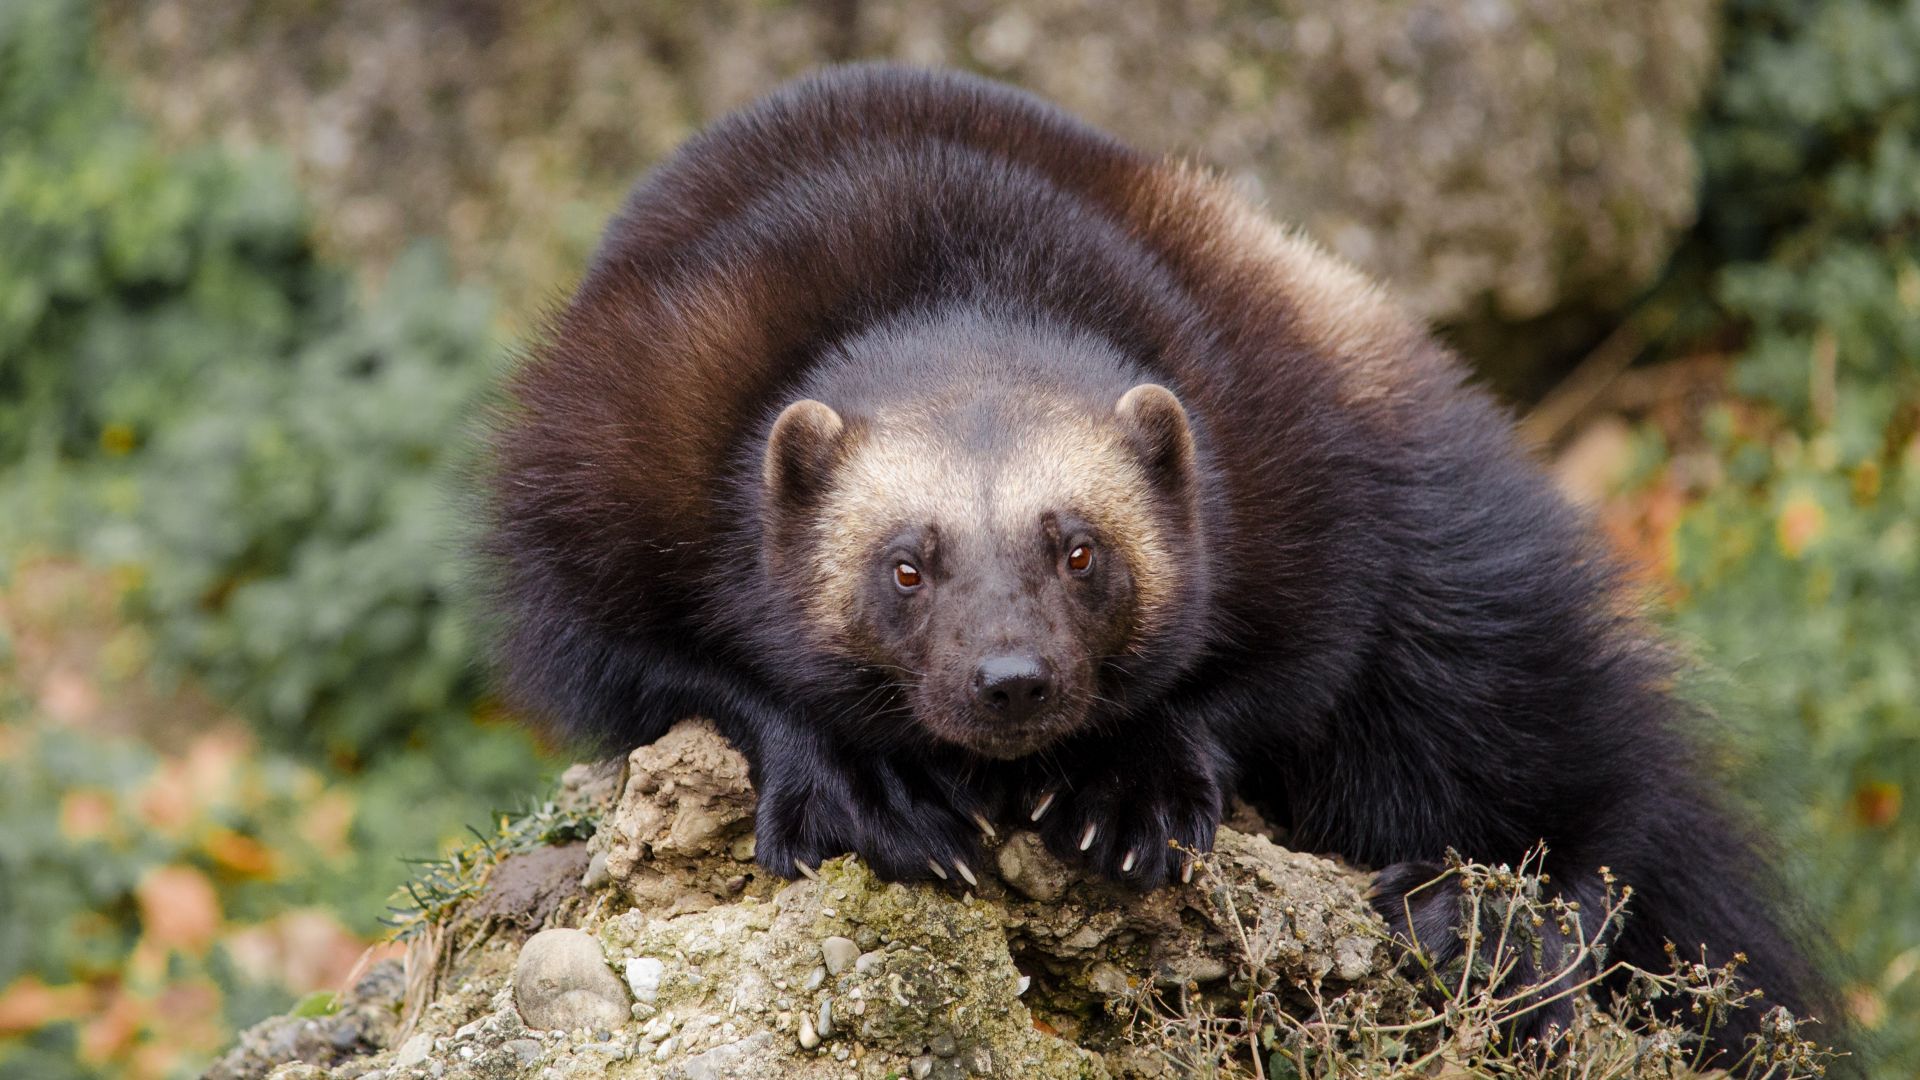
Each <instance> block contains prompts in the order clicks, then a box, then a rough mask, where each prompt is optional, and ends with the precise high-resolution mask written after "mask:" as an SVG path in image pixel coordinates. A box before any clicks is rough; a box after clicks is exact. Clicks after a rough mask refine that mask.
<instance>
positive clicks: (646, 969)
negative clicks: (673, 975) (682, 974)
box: [627, 956, 667, 1005]
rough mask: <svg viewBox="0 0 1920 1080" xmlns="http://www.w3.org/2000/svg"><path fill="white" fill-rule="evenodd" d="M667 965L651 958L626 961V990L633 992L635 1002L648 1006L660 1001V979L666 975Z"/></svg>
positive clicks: (639, 957)
mask: <svg viewBox="0 0 1920 1080" xmlns="http://www.w3.org/2000/svg"><path fill="white" fill-rule="evenodd" d="M666 971H667V965H665V964H663V963H661V962H660V961H658V960H655V959H654V958H653V957H651V956H636V957H634V958H633V959H631V960H628V961H627V989H629V990H631V991H633V997H634V1000H635V1001H640V1002H644V1003H646V1004H648V1005H651V1004H653V1003H654V1002H656V1001H658V1000H659V999H660V979H661V977H662V976H664V975H665V974H666Z"/></svg>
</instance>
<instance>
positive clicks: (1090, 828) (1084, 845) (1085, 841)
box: [1080, 822, 1100, 851]
mask: <svg viewBox="0 0 1920 1080" xmlns="http://www.w3.org/2000/svg"><path fill="white" fill-rule="evenodd" d="M1099 831H1100V826H1098V825H1095V824H1093V823H1092V822H1088V823H1087V831H1086V832H1083V833H1081V834H1080V850H1081V851H1085V850H1087V849H1088V848H1090V847H1092V846H1093V836H1094V834H1095V833H1097V832H1099Z"/></svg>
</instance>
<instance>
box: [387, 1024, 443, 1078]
mask: <svg viewBox="0 0 1920 1080" xmlns="http://www.w3.org/2000/svg"><path fill="white" fill-rule="evenodd" d="M432 1056H433V1036H431V1035H429V1034H427V1033H426V1032H424V1031H422V1032H419V1033H417V1034H414V1035H409V1036H408V1037H407V1041H406V1042H403V1043H401V1044H400V1049H399V1050H398V1051H396V1052H395V1053H394V1055H393V1063H394V1064H395V1065H397V1066H399V1067H400V1068H402V1069H404V1068H407V1067H408V1066H411V1065H418V1064H420V1063H421V1062H423V1061H425V1060H427V1059H428V1058H429V1057H432Z"/></svg>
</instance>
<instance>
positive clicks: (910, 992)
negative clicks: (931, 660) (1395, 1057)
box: [327, 724, 1397, 1080]
mask: <svg viewBox="0 0 1920 1080" xmlns="http://www.w3.org/2000/svg"><path fill="white" fill-rule="evenodd" d="M651 749H653V750H655V751H656V753H653V754H650V755H640V754H636V755H634V756H633V757H632V758H630V759H629V763H628V770H629V772H628V775H627V777H626V779H625V781H624V783H623V784H622V786H621V796H620V802H619V804H618V805H616V806H615V807H613V808H612V809H611V810H610V811H609V818H608V820H612V821H619V822H622V823H623V824H622V825H621V826H619V827H618V828H615V829H611V830H608V831H607V833H606V835H604V836H596V837H595V838H594V839H593V840H592V841H590V842H589V843H590V846H593V847H595V848H598V849H599V850H603V851H605V852H606V854H607V863H608V866H609V867H610V868H615V869H617V870H618V872H617V873H610V879H609V881H608V888H609V889H617V890H619V891H620V892H621V893H624V894H627V895H629V896H631V895H634V894H635V893H636V892H641V893H646V892H648V891H650V890H654V891H655V892H653V894H654V895H659V896H665V897H675V896H679V897H683V898H684V897H685V896H688V895H691V894H695V893H698V894H700V895H704V896H706V898H707V899H706V900H705V902H704V903H693V902H691V901H688V902H686V903H683V904H682V905H680V906H679V907H678V908H677V909H676V908H675V907H674V906H673V905H672V904H671V903H669V904H668V905H667V906H664V907H658V906H656V907H632V908H629V907H626V906H625V905H611V904H607V903H604V902H596V903H589V904H585V905H580V906H575V907H568V908H564V909H561V910H562V911H563V912H564V913H565V916H566V917H567V918H569V919H573V920H577V921H578V922H579V923H580V928H579V929H558V930H556V929H548V930H543V931H541V932H539V933H537V934H535V935H534V936H533V937H532V938H531V939H529V940H528V941H527V942H526V944H525V945H524V946H521V947H519V948H518V949H517V951H516V942H515V936H514V935H513V934H512V933H501V932H500V928H501V927H502V926H507V927H511V926H513V925H515V924H514V921H513V920H512V919H511V918H507V919H506V920H505V921H504V922H503V921H502V920H501V919H499V918H492V917H490V918H489V919H488V920H487V921H486V922H485V923H484V924H480V923H475V922H473V921H469V920H465V919H463V918H461V917H460V916H459V914H458V913H456V914H455V916H454V917H452V918H450V919H449V920H448V921H447V922H446V923H445V924H443V926H442V927H441V928H440V930H439V933H441V934H442V935H444V940H443V941H442V944H441V956H442V957H443V958H444V959H442V961H441V963H442V964H443V965H445V966H443V967H442V968H441V969H440V970H438V971H437V972H435V973H433V974H432V975H431V981H432V985H434V986H437V987H438V989H437V990H434V991H432V992H431V993H429V994H427V995H426V996H425V998H424V1000H423V1001H422V1002H421V1003H420V1005H421V1007H420V1009H419V1011H418V1014H417V1016H416V1017H414V1018H413V1019H412V1020H411V1022H412V1023H414V1025H415V1034H414V1037H413V1040H412V1041H410V1042H408V1044H407V1045H406V1047H405V1048H404V1052H403V1053H402V1054H396V1053H394V1052H393V1051H381V1052H378V1053H370V1054H369V1055H368V1056H366V1057H362V1058H359V1059H357V1061H356V1064H357V1065H366V1066H371V1068H372V1069H386V1070H388V1071H389V1072H390V1073H391V1074H392V1075H393V1076H394V1077H395V1078H396V1080H398V1078H399V1077H401V1076H406V1077H410V1078H411V1080H420V1078H421V1077H422V1076H424V1075H428V1074H430V1073H431V1071H432V1069H433V1068H434V1067H436V1066H438V1067H440V1068H442V1070H443V1072H444V1073H445V1075H446V1078H447V1080H575V1078H576V1077H587V1076H606V1075H619V1076H622V1077H628V1078H630V1080H698V1078H701V1077H722V1076H740V1077H754V1078H755V1080H841V1078H843V1077H845V1076H847V1075H848V1073H849V1072H853V1073H856V1074H857V1075H859V1076H862V1077H882V1076H887V1075H894V1076H899V1077H908V1076H914V1077H922V1078H925V1080H960V1078H962V1077H967V1076H974V1075H990V1076H1017V1077H1021V1078H1023V1080H1136V1078H1145V1077H1147V1076H1152V1075H1155V1074H1154V1073H1152V1072H1149V1071H1145V1066H1139V1065H1138V1064H1137V1063H1138V1062H1139V1061H1153V1060H1157V1059H1153V1058H1152V1057H1151V1056H1150V1055H1147V1056H1142V1055H1140V1054H1138V1050H1139V1046H1138V1039H1139V1037H1140V1034H1139V1032H1138V1031H1137V1030H1136V1029H1134V1028H1132V1027H1130V1026H1129V1022H1128V1019H1127V1018H1128V1017H1130V1016H1134V1015H1137V1009H1136V1007H1135V1005H1134V1003H1133V1002H1132V1000H1131V998H1129V995H1130V994H1132V993H1134V992H1135V988H1136V987H1138V986H1146V985H1155V984H1159V985H1166V980H1169V979H1179V980H1182V985H1183V986H1184V985H1185V981H1188V977H1190V976H1208V977H1209V979H1210V981H1207V982H1201V983H1200V985H1199V987H1198V989H1196V990H1189V991H1183V992H1184V993H1187V994H1189V995H1193V1000H1194V1001H1195V1003H1196V1004H1197V1005H1198V1006H1200V1007H1204V1008H1207V1009H1211V1010H1217V1011H1220V1012H1222V1013H1223V1014H1225V1013H1228V1012H1229V1011H1230V1010H1231V1009H1233V1008H1235V1007H1237V1003H1238V1002H1240V1001H1241V1000H1243V999H1242V998H1241V997H1240V996H1239V994H1238V991H1237V989H1236V987H1235V986H1234V985H1233V984H1231V982H1230V981H1229V980H1227V979H1224V978H1218V977H1216V976H1217V974H1218V973H1220V972H1225V971H1231V970H1235V968H1234V967H1233V964H1234V962H1235V961H1234V958H1235V957H1236V956H1237V955H1238V951H1237V950H1238V949H1239V948H1240V944H1239V942H1240V941H1241V940H1243V939H1242V938H1241V936H1240V929H1234V931H1233V933H1232V934H1231V935H1230V934H1229V933H1228V932H1227V930H1228V928H1227V927H1226V926H1225V924H1223V923H1222V922H1221V921H1220V920H1221V918H1222V916H1221V915H1220V913H1219V911H1218V910H1216V906H1215V901H1214V899H1213V897H1212V896H1211V895H1210V894H1208V893H1203V892H1202V891H1201V890H1200V888H1199V887H1198V886H1196V887H1190V888H1180V887H1170V888H1166V889H1161V890H1158V891H1156V892H1154V893H1152V894H1149V895H1146V896H1139V895H1137V894H1134V893H1132V892H1129V891H1125V890H1118V889H1114V888H1112V887H1111V886H1108V885H1104V884H1102V883H1098V882H1092V881H1087V880H1085V879H1083V878H1081V877H1080V876H1078V875H1077V874H1075V873H1073V872H1072V871H1071V870H1069V869H1068V868H1066V867H1063V866H1060V865H1059V864H1058V863H1057V862H1054V861H1052V860H1051V859H1050V858H1049V857H1046V856H1045V853H1044V851H1043V850H1041V849H1039V848H1038V847H1037V846H1035V844H1034V841H1033V839H1032V838H1031V837H1029V836H1026V835H1025V834H1014V835H1005V836H1004V837H1003V838H1001V839H996V840H993V841H990V842H989V847H990V848H991V847H992V846H994V845H999V847H1000V851H997V852H990V854H992V855H993V856H994V857H993V858H991V859H990V860H988V862H987V865H988V866H989V867H992V866H1001V865H1008V866H1015V867H1016V872H1015V873H1014V874H1013V875H1010V877H1012V878H1013V879H1014V880H1012V881H1008V880H1003V879H1002V878H1001V877H1000V876H998V875H995V874H993V873H991V872H988V873H984V874H982V875H980V881H979V886H978V888H976V889H973V890H970V891H969V892H968V893H967V894H964V895H962V894H960V893H957V892H955V891H950V890H949V889H944V888H940V887H937V886H935V885H911V886H910V885H904V884H897V883H888V882H883V881H880V880H878V879H877V878H875V877H874V876H873V874H872V873H871V872H870V871H869V870H868V868H867V867H866V865H865V864H863V863H861V862H859V861H858V860H854V859H848V858H839V859H830V860H828V861H827V862H826V863H825V864H824V865H822V866H821V867H820V868H819V870H818V873H819V879H818V880H817V881H815V880H800V881H794V882H785V881H773V882H769V881H765V880H757V881H756V882H754V883H753V884H752V885H750V886H749V887H747V888H746V889H744V890H742V891H741V892H740V893H738V894H736V895H734V896H733V897H731V898H729V899H726V900H724V901H722V900H721V899H719V898H718V897H716V896H714V895H712V894H711V893H707V892H705V889H706V883H708V882H715V881H720V880H724V878H723V877H722V876H721V873H720V871H721V869H722V868H723V867H730V868H733V869H732V870H731V871H730V872H732V873H737V872H738V869H737V868H738V865H739V864H737V863H735V862H734V861H733V856H732V854H731V850H732V845H731V843H730V842H729V841H727V840H726V836H727V834H728V833H729V830H731V829H733V828H734V827H735V826H734V824H733V822H734V821H735V820H736V819H735V818H734V817H733V815H734V814H735V813H736V811H737V812H738V813H739V814H740V815H741V816H740V817H739V818H738V819H737V820H738V821H739V822H740V823H742V824H744V823H746V822H750V820H751V813H752V797H751V791H750V790H745V789H740V790H739V794H741V795H743V796H744V801H742V802H739V803H738V804H736V803H735V801H734V799H735V793H736V789H734V788H733V787H732V786H731V785H732V784H733V782H734V781H733V780H732V779H730V777H732V776H733V773H732V770H733V769H734V768H735V767H736V766H737V765H738V764H739V762H738V758H737V756H736V755H733V754H732V752H731V751H729V750H727V749H726V748H725V746H724V745H723V744H721V743H720V741H719V737H718V735H717V734H716V733H714V732H713V730H712V729H711V727H708V726H706V725H697V724H688V725H682V726H681V727H679V728H676V729H675V730H674V732H673V733H671V734H670V735H669V736H668V737H667V738H666V739H663V740H662V741H661V743H660V744H656V746H655V747H654V748H651ZM642 764H644V765H646V767H648V768H656V769H661V770H665V771H664V772H661V773H659V774H649V775H639V774H638V773H636V772H635V771H634V770H636V769H637V768H639V767H640V766H641V765H642ZM675 793H678V794H675ZM682 797H684V798H685V799H686V800H688V803H687V806H684V807H683V806H682V805H681V803H680V802H679V801H678V800H679V799H680V798H682ZM716 808H724V810H723V811H717V810H716ZM715 822H725V824H719V825H717V826H716V825H715V824H714V823H715ZM655 844H658V845H659V850H658V851H655V850H651V849H652V848H653V845H655ZM1008 848H1013V849H1015V850H1016V851H1017V852H1018V853H1019V854H1017V855H1016V856H1012V857H1005V856H1004V852H1005V851H1006V850H1007V849H1008ZM524 865H527V866H535V865H541V863H540V861H539V860H526V861H525V863H524ZM552 865H553V866H554V873H556V874H559V873H562V872H565V873H568V874H577V871H576V870H572V869H568V868H566V867H564V866H562V865H561V864H559V863H557V862H556V863H553V864H552ZM1363 880H1364V879H1363V878H1362V877H1360V876H1359V875H1355V874H1352V873H1350V872H1347V871H1343V870H1341V869H1340V868H1338V867H1336V866H1334V865H1333V864H1330V863H1327V862H1325V861H1323V860H1320V859H1315V858H1312V857H1310V856H1305V855H1297V854H1294V853H1292V852H1287V851H1284V850H1282V849H1280V848H1278V847H1275V846H1274V845H1273V844H1271V843H1269V842H1267V841H1266V840H1264V839H1261V838H1258V837H1249V836H1246V835H1244V834H1241V833H1238V832H1236V831H1233V830H1232V829H1223V830H1222V832H1221V835H1220V838H1219V842H1218V845H1217V854H1216V856H1215V869H1214V873H1212V874H1210V875H1209V877H1208V879H1207V885H1208V888H1210V889H1213V890H1215V892H1217V893H1218V896H1219V897H1220V898H1223V899H1226V900H1230V903H1231V907H1232V909H1233V910H1234V911H1236V912H1238V913H1239V917H1241V918H1243V919H1244V922H1245V927H1244V930H1245V934H1246V935H1247V938H1249V939H1251V940H1252V941H1253V943H1254V945H1255V947H1257V948H1260V949H1262V950H1264V955H1267V956H1269V957H1270V960H1269V961H1268V962H1269V963H1270V964H1271V965H1272V966H1273V968H1274V970H1275V971H1276V973H1278V974H1279V975H1280V976H1281V977H1282V978H1284V979H1287V980H1290V982H1289V985H1308V984H1309V983H1315V982H1317V983H1318V985H1319V986H1321V987H1322V988H1323V990H1325V991H1327V992H1333V991H1335V990H1337V989H1338V988H1339V987H1341V986H1342V985H1344V984H1343V982H1342V980H1344V979H1346V978H1348V977H1349V976H1359V977H1365V978H1368V979H1374V978H1382V979H1388V980H1389V981H1388V982H1386V983H1382V984H1380V985H1382V986H1386V987H1391V986H1393V985H1397V984H1394V983H1392V982H1391V981H1390V979H1391V977H1390V976H1385V975H1380V974H1378V973H1379V972H1382V971H1384V970H1385V969H1386V968H1387V966H1388V965H1387V964H1386V963H1385V960H1384V952H1383V951H1382V950H1380V949H1379V948H1378V941H1377V940H1376V938H1375V937H1372V936H1370V935H1377V934H1378V933H1379V924H1378V923H1377V922H1376V921H1375V918H1374V916H1373V915H1372V913H1371V911H1370V910H1369V909H1368V907H1367V906H1366V904H1365V903H1364V901H1363V900H1362V899H1361V898H1360V892H1359V889H1360V887H1361V885H1362V882H1363ZM567 881H568V883H569V885H572V884H576V883H577V881H578V878H577V876H571V877H568V878H567ZM636 882H638V883H639V884H638V885H636ZM1021 885H1024V887H1025V891H1023V889H1022V888H1021V887H1017V886H1021ZM514 888H515V890H516V895H524V896H526V897H528V898H529V899H528V902H529V903H537V902H539V900H538V897H537V893H538V890H532V889H524V888H521V887H520V886H519V885H515V886H514ZM1029 893H1032V894H1034V897H1046V899H1038V898H1034V897H1030V896H1029V895H1028V894H1029ZM606 895H608V894H606V893H603V894H602V896H603V897H604V896H606ZM468 905H469V906H471V907H472V908H473V909H474V910H488V911H493V910H495V909H494V907H490V906H489V900H488V897H487V895H486V890H485V889H484V888H483V889H482V894H481V895H479V896H476V897H475V898H474V899H472V900H471V901H469V902H468ZM499 914H502V915H504V914H506V913H499ZM608 956H613V957H618V958H621V960H620V965H619V970H618V973H617V974H616V971H615V968H614V967H611V966H609V964H608V963H607V961H606V959H605V958H606V957H608ZM1016 956H1018V957H1019V958H1020V959H1019V963H1018V964H1017V965H1016V963H1015V959H1014V958H1015V957H1016ZM1023 971H1025V972H1031V973H1033V974H1034V975H1035V978H1034V979H1032V980H1028V979H1026V978H1025V977H1024V976H1023V974H1022V972H1023ZM1042 973H1044V975H1042ZM425 977H426V976H423V978H425ZM1192 981H1196V982H1198V981H1199V980H1197V979H1194V980H1192ZM1368 985H1369V986H1370V987H1371V986H1373V985H1374V984H1371V983H1369V984H1368ZM630 992H631V997H630ZM1382 994H1383V995H1386V996H1387V999H1388V1000H1393V999H1392V998H1391V996H1390V994H1388V992H1387V991H1386V990H1382ZM648 997H651V998H652V999H653V1000H652V1002H651V1003H649V1002H648V1001H647V1000H645V999H646V998H648ZM1116 998H1117V999H1120V1000H1117V1001H1116V1000H1112V999H1116ZM635 1008H643V1009H649V1010H655V1011H653V1012H651V1013H650V1014H649V1015H648V1016H647V1017H646V1018H645V1019H644V1020H638V1019H630V1017H631V1016H632V1012H633V1010H634V1009H635ZM528 1029H534V1030H535V1031H538V1032H541V1033H542V1034H539V1035H538V1036H532V1035H529V1032H528ZM456 1033H459V1034H458V1037H456ZM436 1046H438V1047H442V1048H443V1049H442V1050H440V1051H436V1050H435V1047H436ZM1130 1055H1131V1056H1130ZM329 1067H331V1066H329ZM347 1068H348V1066H345V1065H343V1066H341V1067H340V1068H338V1069H337V1070H335V1071H333V1072H330V1073H329V1074H328V1077H327V1080H352V1078H351V1077H349V1076H347V1075H344V1073H345V1071H346V1069H347ZM982 1070H984V1072H983V1071H982Z"/></svg>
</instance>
